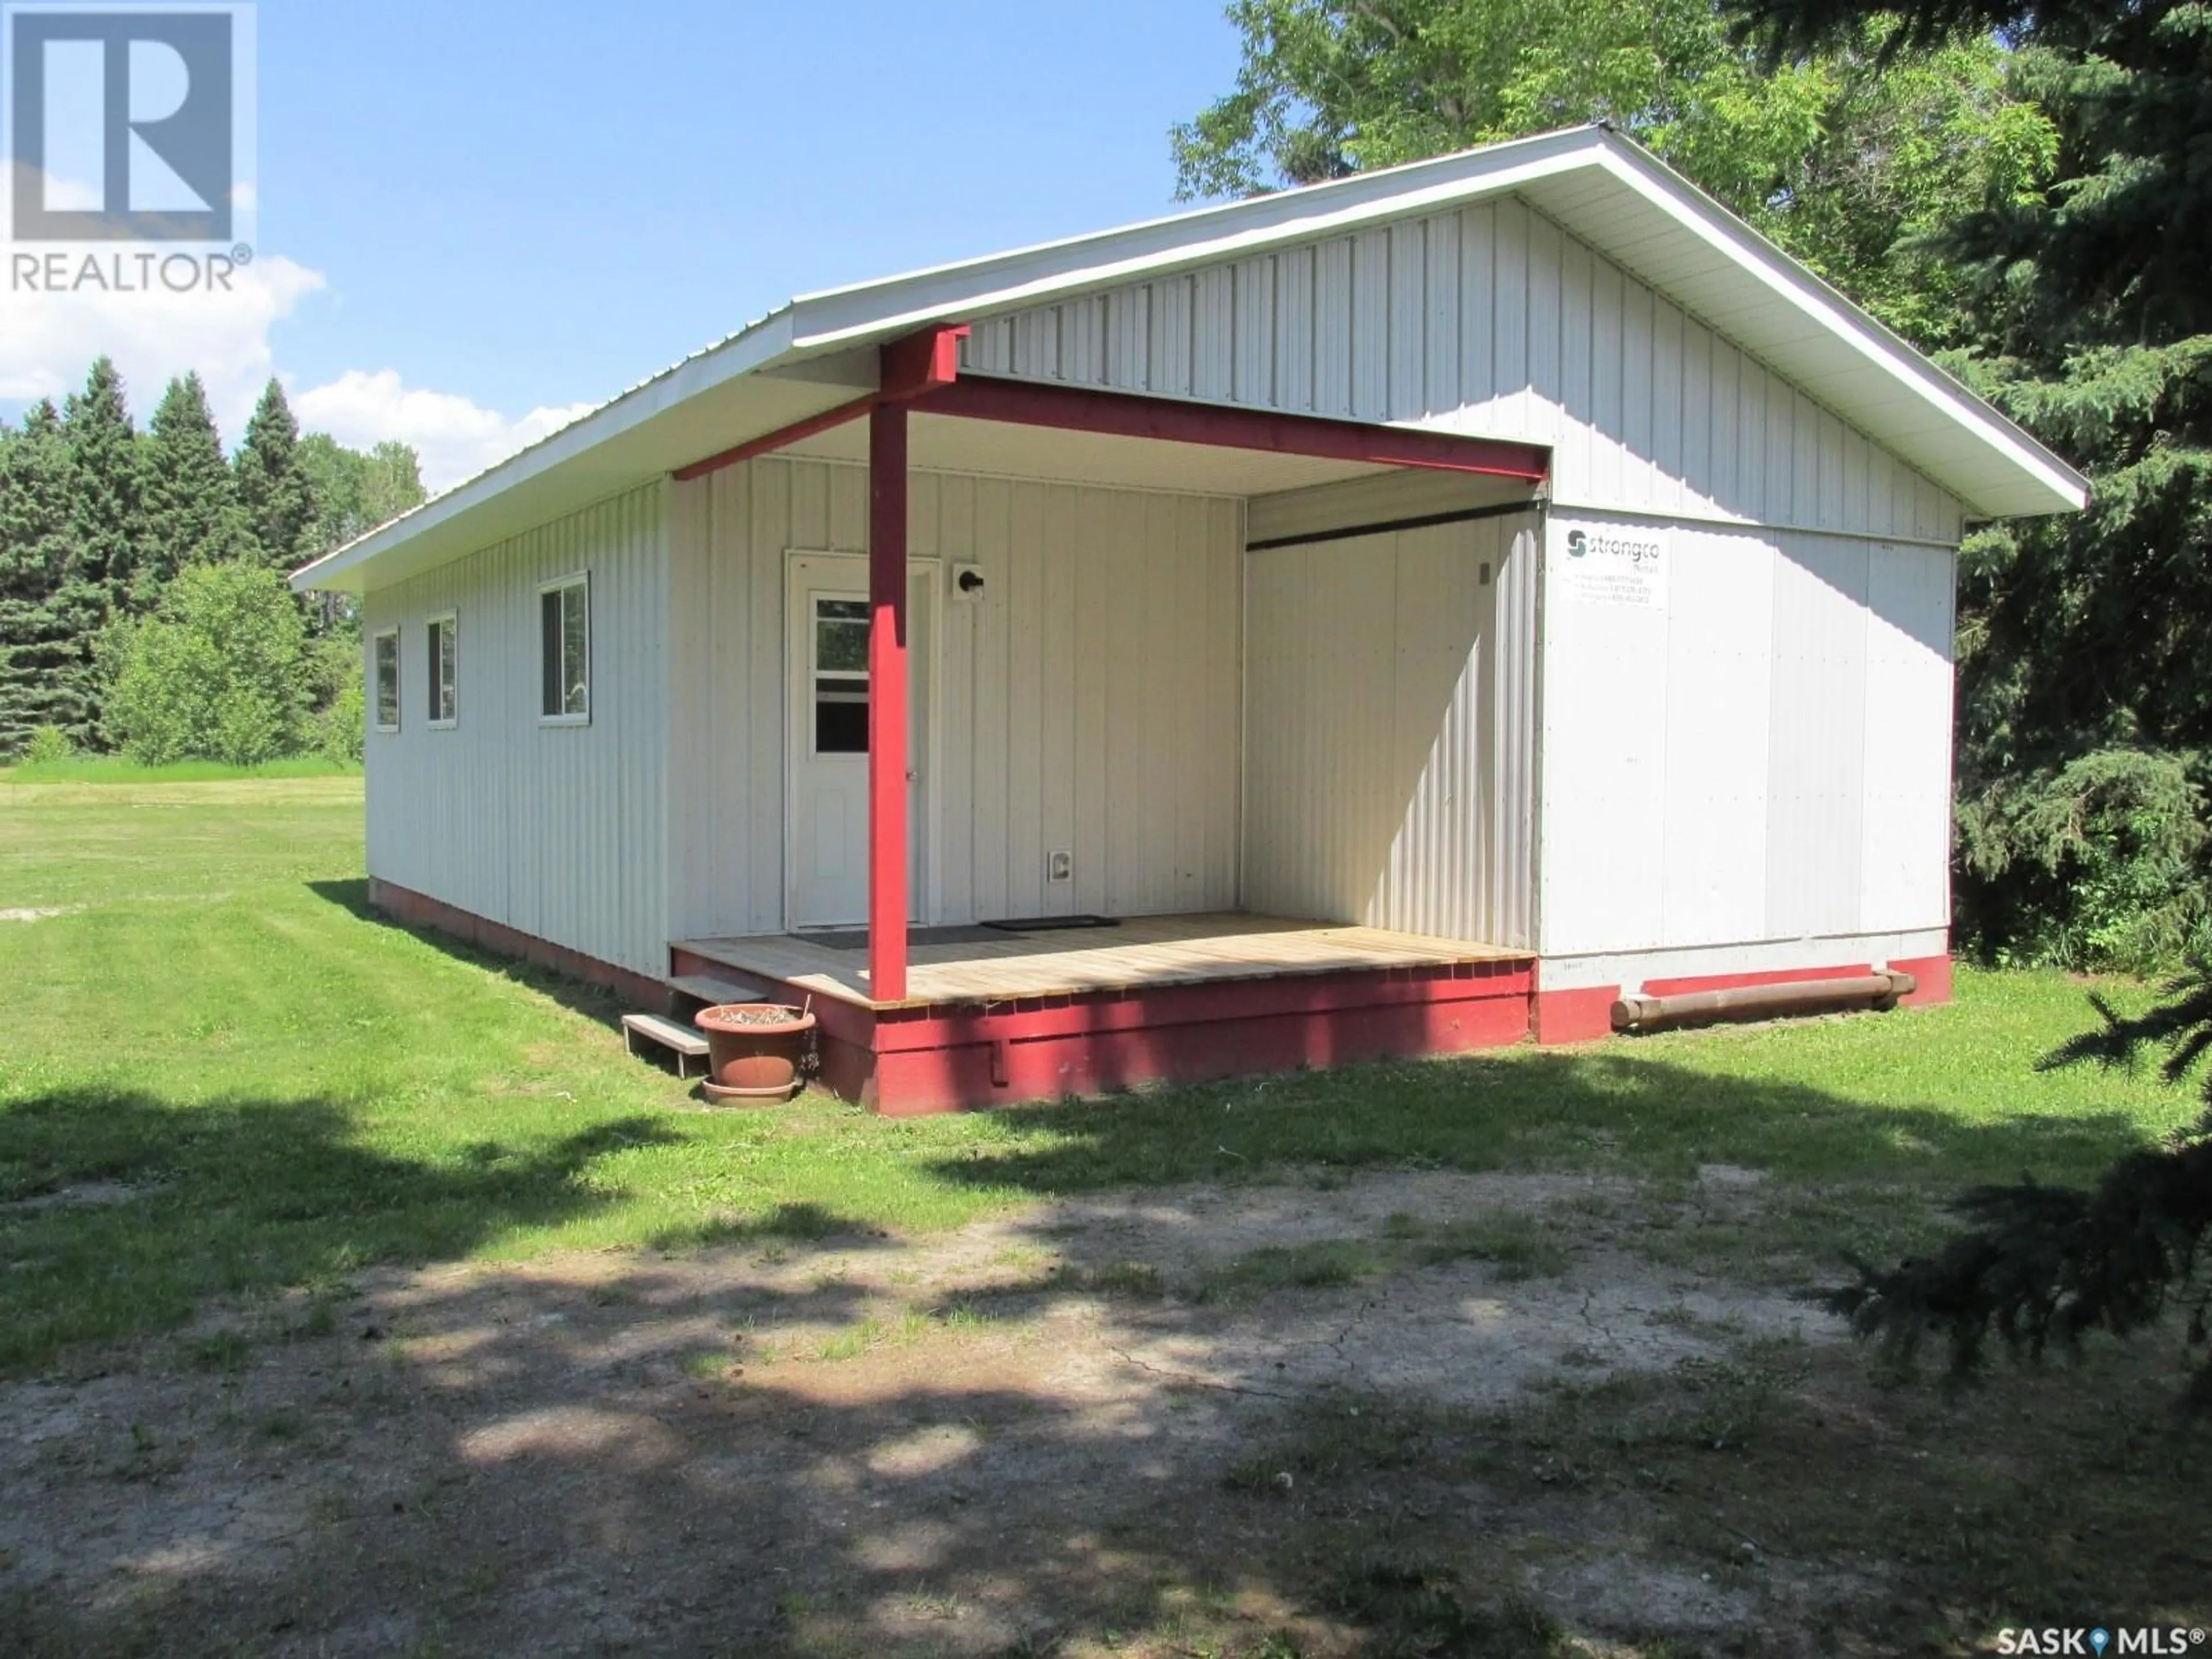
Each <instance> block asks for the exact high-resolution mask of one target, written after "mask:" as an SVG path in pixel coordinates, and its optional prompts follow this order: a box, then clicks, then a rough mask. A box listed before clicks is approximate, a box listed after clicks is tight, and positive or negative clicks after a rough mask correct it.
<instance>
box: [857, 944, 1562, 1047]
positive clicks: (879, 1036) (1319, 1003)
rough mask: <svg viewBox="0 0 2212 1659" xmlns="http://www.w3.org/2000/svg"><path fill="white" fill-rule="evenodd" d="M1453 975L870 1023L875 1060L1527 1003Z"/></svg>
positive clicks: (1074, 1001)
mask: <svg viewBox="0 0 2212 1659" xmlns="http://www.w3.org/2000/svg"><path fill="white" fill-rule="evenodd" d="M1498 966H1500V967H1502V968H1505V969H1516V970H1517V971H1506V972H1486V971H1482V970H1483V969H1488V968H1490V967H1492V964H1489V963H1480V964H1474V965H1473V966H1472V967H1470V968H1467V969H1459V968H1452V967H1440V968H1436V969H1375V970H1370V971H1365V972H1360V971H1352V972H1346V973H1335V974H1314V975H1285V976H1283V977H1281V978H1277V979H1252V980H1228V981H1212V982H1210V983H1200V984H1196V985H1170V986H1158V987H1151V988H1146V987H1138V988H1135V989H1133V990H1128V991H1107V992H1093V993H1086V994H1079V995H1069V996H1058V997H1022V998H1018V999H1016V1000H1011V1001H1007V1002H1003V1003H995V1004H992V1005H990V1006H975V1005H969V1006H950V1005H939V1006H925V1007H920V1008H895V1009H886V1010H884V1011H883V1012H880V1013H878V1015H877V1017H876V1018H877V1029H876V1037H875V1045H876V1048H877V1049H878V1052H880V1053H884V1054H894V1053H902V1052H908V1051H917V1050H922V1049H928V1048H943V1047H945V1045H947V1044H951V1043H961V1042H983V1041H986V1040H988V1039H991V1038H994V1037H998V1036H1005V1035H1006V1033H1007V1032H1009V1031H1010V1030H1011V1031H1014V1032H1016V1033H1018V1035H1019V1036H1024V1037H1038V1036H1053V1037H1060V1036H1117V1035H1121V1034H1124V1033H1127V1032H1131V1031H1140V1030H1158V1029H1159V1028H1161V1027H1162V1026H1164V1025H1181V1024H1218V1023H1219V1022H1222V1021H1228V1020H1239V1019H1253V1018H1262V1017H1269V1018H1272V1017H1274V1016H1278V1015H1285V1014H1297V1015H1309V1016H1314V1017H1316V1018H1318V1017H1325V1016H1328V1015H1329V1014H1334V1013H1338V1012H1342V1011H1343V1010H1345V1009H1346V1008H1381V1007H1409V1006H1426V1005H1430V1004H1436V1003H1449V1002H1463V1001H1474V1000H1484V999H1489V998H1494V997H1520V998H1524V999H1525V998H1526V997H1527V996H1528V983H1529V981H1528V971H1527V964H1525V963H1504V964H1498Z"/></svg>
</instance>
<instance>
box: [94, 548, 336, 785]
mask: <svg viewBox="0 0 2212 1659" xmlns="http://www.w3.org/2000/svg"><path fill="white" fill-rule="evenodd" d="M100 661H101V664H102V666H103V667H104V669H105V670H106V672H107V674H108V675H109V684H108V689H107V702H106V715H105V720H106V728H107V732H108V735H109V737H110V738H112V740H113V741H114V743H115V744H117V745H118V747H119V748H121V749H122V750H124V752H125V754H127V755H129V756H130V757H131V759H133V760H135V761H137V762H139V763H143V764H145V765H149V766H160V765H166V764H167V763H171V762H173V761H180V760H212V761H221V762H223V763H226V764H228V765H232V766H258V765H260V764H262V763H264V762H267V761H272V760H276V759H278V758H279V757H283V756H288V755H295V754H297V753H299V752H300V750H301V747H302V746H303V742H304V739H305V738H306V737H307V698H308V690H307V680H308V668H307V629H306V625H305V624H304V623H303V622H302V621H301V616H300V609H299V606H298V605H295V603H294V602H293V599H292V596H291V594H290V593H289V592H288V591H287V590H286V588H285V586H284V580H283V577H281V576H279V575H278V574H276V572H275V571H273V570H270V569H266V568H261V567H258V566H254V565H248V564H242V563H233V564H208V565H195V566H192V567H191V568H187V569H185V570H184V571H182V572H180V573H179V574H178V576H177V579H176V580H174V581H173V582H172V583H171V584H170V585H169V586H168V589H167V592H164V593H163V595H162V597H161V608H160V609H159V610H158V611H155V613H154V614H153V615H152V616H151V617H146V618H144V619H143V620H139V621H131V622H125V623H118V624H117V625H116V626H115V627H114V628H112V629H110V631H109V632H108V633H107V635H106V636H105V637H104V638H103V640H102V641H101V647H100Z"/></svg>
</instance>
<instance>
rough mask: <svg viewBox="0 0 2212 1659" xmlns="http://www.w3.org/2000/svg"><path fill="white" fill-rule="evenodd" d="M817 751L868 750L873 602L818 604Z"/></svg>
mask: <svg viewBox="0 0 2212 1659" xmlns="http://www.w3.org/2000/svg"><path fill="white" fill-rule="evenodd" d="M814 752H815V753H816V754H817V755H865V754H866V753H867V752H868V602H867V601H866V599H817V600H815V601H814Z"/></svg>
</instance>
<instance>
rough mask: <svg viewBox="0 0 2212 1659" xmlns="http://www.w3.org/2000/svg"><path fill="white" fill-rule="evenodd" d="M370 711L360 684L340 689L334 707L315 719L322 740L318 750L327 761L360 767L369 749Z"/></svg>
mask: <svg viewBox="0 0 2212 1659" xmlns="http://www.w3.org/2000/svg"><path fill="white" fill-rule="evenodd" d="M315 723H316V726H317V728H318V731H319V741H318V742H317V744H315V747H316V749H317V750H319V751H320V753H321V754H322V756H323V757H324V758H325V760H331V761H336V762H337V763H339V764H341V765H344V766H358V765H360V764H361V763H362V755H363V753H364V751H365V750H366V749H367V747H368V739H367V731H368V707H367V705H366V704H365V703H364V702H363V700H362V692H361V682H360V681H359V680H357V679H356V681H355V682H354V683H353V684H351V685H346V686H341V687H340V688H339V689H338V693H337V696H334V697H332V698H331V706H330V707H329V708H325V709H324V710H323V712H322V713H321V714H318V715H316V716H315Z"/></svg>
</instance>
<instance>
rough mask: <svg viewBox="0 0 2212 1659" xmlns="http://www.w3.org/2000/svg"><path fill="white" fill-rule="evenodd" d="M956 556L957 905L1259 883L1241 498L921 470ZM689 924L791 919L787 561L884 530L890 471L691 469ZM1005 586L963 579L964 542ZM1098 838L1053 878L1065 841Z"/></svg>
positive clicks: (682, 536) (944, 748) (682, 538)
mask: <svg viewBox="0 0 2212 1659" xmlns="http://www.w3.org/2000/svg"><path fill="white" fill-rule="evenodd" d="M909 489H910V500H911V507H910V523H909V527H908V550H909V551H910V553H911V554H912V555H913V556H915V557H916V558H930V557H937V558H941V559H942V560H943V561H944V564H945V580H946V586H945V588H944V589H943V590H941V592H940V601H939V611H940V615H941V616H942V617H943V633H942V635H941V638H940V641H939V652H938V663H939V683H938V687H937V708H938V734H937V752H936V765H935V775H934V779H933V790H932V800H933V805H932V808H931V811H932V813H933V825H934V835H933V841H932V842H931V857H930V860H929V866H930V870H931V872H932V873H931V876H930V879H929V885H930V889H931V890H930V892H929V894H928V895H927V902H926V905H925V907H924V914H925V915H927V917H928V918H929V919H931V920H933V921H945V922H959V921H972V920H975V919H985V920H988V919H994V918H1000V917H1008V916H1029V915H1060V914H1069V913H1073V912H1076V911H1097V912H1103V913H1107V914H1112V915H1144V914H1148V913H1152V914H1158V913H1167V912H1173V911H1187V910H1209V909H1225V908H1232V907H1233V906H1234V905H1235V904H1236V902H1237V853H1238V848H1237V822H1238V811H1239V799H1238V790H1237V757H1238V743H1239V736H1240V717H1239V712H1238V696H1239V690H1240V686H1239V681H1238V674H1237V665H1238V661H1239V653H1240V649H1241V639H1240V629H1241V607H1242V601H1243V594H1242V591H1241V586H1240V581H1241V571H1240V568H1239V566H1240V562H1241V561H1242V558H1243V504H1242V503H1241V502H1239V501H1233V500H1228V499H1224V498H1219V497H1206V496H1196V495H1165V494H1156V493H1149V492H1145V491H1138V490H1120V489H1097V488H1091V487H1088V486H1080V485H1073V484H1057V483H1035V482H1028V481H1020V480H1011V479H1005V478H995V477H972V476H966V475H959V474H949V473H933V472H924V471H917V472H915V474H914V475H913V477H912V479H911V483H910V485H909ZM676 494H677V503H678V504H677V507H676V508H675V513H676V526H677V528H676V536H675V548H676V554H675V578H674V580H675V597H674V618H675V631H674V635H673V639H672V642H673V649H672V651H671V657H670V661H671V677H672V684H673V687H674V692H673V696H674V702H673V708H672V711H671V717H672V719H673V720H674V722H675V724H674V729H673V733H672V744H673V750H672V753H673V757H674V758H673V770H672V774H671V789H672V791H673V805H672V808H671V838H672V853H671V857H672V860H673V866H672V867H673V871H674V878H673V882H672V887H671V891H672V895H673V903H674V909H675V916H676V923H675V927H676V932H677V933H678V936H688V935H707V934H714V933H752V932H773V931H775V930H778V929H780V928H781V927H783V926H784V917H783V851H784V763H783V733H784V730H785V727H784V716H783V708H784V696H785V690H784V686H785V679H784V663H783V643H782V642H783V632H784V567H785V559H786V556H787V553H788V552H789V551H790V550H793V549H803V550H818V551H836V552H854V553H858V552H862V551H865V550H866V546H867V502H868V495H867V472H866V468H864V467H858V466H851V465H840V464H836V463H830V462H819V461H807V460H795V459H762V460H757V461H752V462H749V463H747V464H745V465H742V466H735V467H731V468H728V469H726V470H725V471H721V472H719V473H716V474H714V476H712V477H709V478H706V479H702V480H700V481H699V482H697V483H691V484H684V485H678V487H677V491H676ZM954 562H974V563H977V564H980V565H981V566H982V568H983V572H984V577H985V590H984V597H983V599H981V601H980V602H962V601H959V600H956V599H953V598H952V596H951V586H950V570H951V565H952V564H953V563H954ZM1052 851H1070V852H1073V854H1074V855H1075V879H1074V880H1073V882H1072V883H1066V884H1048V883H1047V882H1046V880H1045V879H1044V874H1045V857H1046V854H1048V852H1052Z"/></svg>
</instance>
